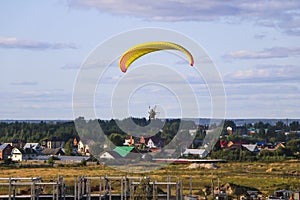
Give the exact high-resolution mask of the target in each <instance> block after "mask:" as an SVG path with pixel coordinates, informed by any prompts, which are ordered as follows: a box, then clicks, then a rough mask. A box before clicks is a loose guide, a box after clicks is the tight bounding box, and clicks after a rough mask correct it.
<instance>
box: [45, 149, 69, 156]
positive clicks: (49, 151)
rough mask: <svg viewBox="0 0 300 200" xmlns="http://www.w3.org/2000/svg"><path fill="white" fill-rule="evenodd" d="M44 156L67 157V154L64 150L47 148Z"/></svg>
mask: <svg viewBox="0 0 300 200" xmlns="http://www.w3.org/2000/svg"><path fill="white" fill-rule="evenodd" d="M42 154H43V155H49V156H61V155H65V152H64V151H63V150H62V148H55V149H50V148H46V149H43V151H42Z"/></svg>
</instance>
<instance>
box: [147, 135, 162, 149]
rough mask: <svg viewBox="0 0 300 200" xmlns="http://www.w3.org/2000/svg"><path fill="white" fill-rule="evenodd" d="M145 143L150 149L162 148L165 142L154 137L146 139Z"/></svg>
mask: <svg viewBox="0 0 300 200" xmlns="http://www.w3.org/2000/svg"><path fill="white" fill-rule="evenodd" d="M145 142H146V147H148V148H150V149H155V148H160V147H163V146H164V140H162V139H160V138H158V137H154V136H153V137H149V138H145Z"/></svg>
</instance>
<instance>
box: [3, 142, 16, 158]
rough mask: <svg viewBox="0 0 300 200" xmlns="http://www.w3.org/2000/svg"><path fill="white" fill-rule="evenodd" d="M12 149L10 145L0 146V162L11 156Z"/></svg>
mask: <svg viewBox="0 0 300 200" xmlns="http://www.w3.org/2000/svg"><path fill="white" fill-rule="evenodd" d="M12 149H13V147H12V146H11V145H10V144H7V143H4V144H2V145H0V160H5V159H8V158H9V157H10V155H11V151H12Z"/></svg>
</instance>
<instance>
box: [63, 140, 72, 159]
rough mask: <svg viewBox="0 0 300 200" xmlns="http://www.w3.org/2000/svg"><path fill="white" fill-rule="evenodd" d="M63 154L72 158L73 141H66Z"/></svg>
mask: <svg viewBox="0 0 300 200" xmlns="http://www.w3.org/2000/svg"><path fill="white" fill-rule="evenodd" d="M65 153H66V155H67V156H73V155H74V152H73V140H72V139H70V140H68V141H67V143H66V144H65Z"/></svg>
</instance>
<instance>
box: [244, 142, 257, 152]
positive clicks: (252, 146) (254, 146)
mask: <svg viewBox="0 0 300 200" xmlns="http://www.w3.org/2000/svg"><path fill="white" fill-rule="evenodd" d="M242 150H248V151H250V152H253V153H258V152H259V149H258V147H257V144H242Z"/></svg>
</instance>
